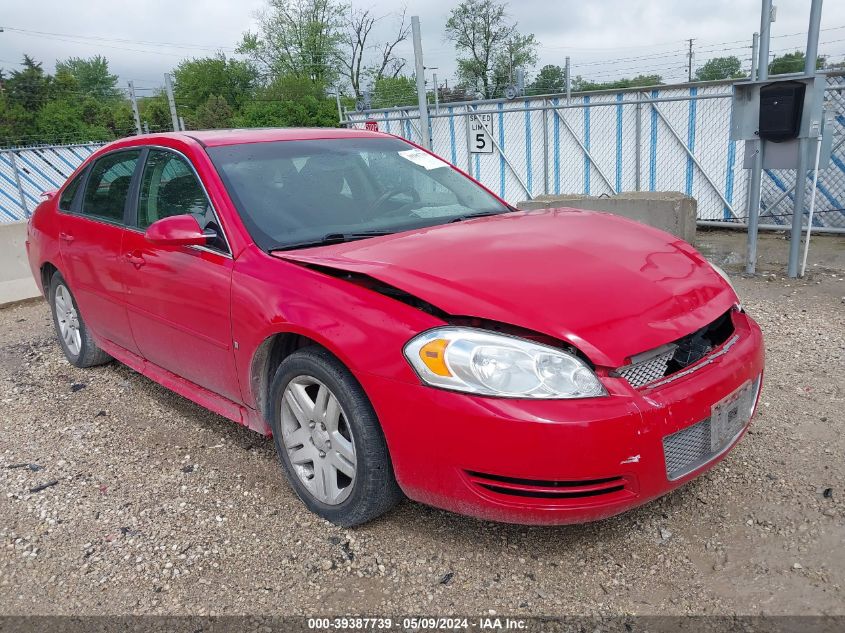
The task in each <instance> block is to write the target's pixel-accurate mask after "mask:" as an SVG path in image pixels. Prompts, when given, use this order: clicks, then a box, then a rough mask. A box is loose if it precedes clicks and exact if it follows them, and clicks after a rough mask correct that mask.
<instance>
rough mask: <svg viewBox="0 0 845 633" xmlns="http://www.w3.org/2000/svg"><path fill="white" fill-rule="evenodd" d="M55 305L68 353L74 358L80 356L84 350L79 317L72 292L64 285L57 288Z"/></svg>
mask: <svg viewBox="0 0 845 633" xmlns="http://www.w3.org/2000/svg"><path fill="white" fill-rule="evenodd" d="M53 303H54V305H55V308H56V321H57V322H58V324H59V334H60V335H61V337H62V340H63V341H64V342H65V345H66V346H67V348H68V351H70V353H71V354H73V355H74V356H78V355H79V352H80V351H81V350H82V333H81V332H80V331H79V315H78V314H77V312H76V307H75V306H74V305H73V299H72V298H71V296H70V291H69V290H68V289H67V288H66V287H65V286H63V285H58V286H56V296H55V298H54V299H53Z"/></svg>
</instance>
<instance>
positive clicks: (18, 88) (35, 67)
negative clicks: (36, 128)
mask: <svg viewBox="0 0 845 633" xmlns="http://www.w3.org/2000/svg"><path fill="white" fill-rule="evenodd" d="M21 65H22V66H23V68H22V69H21V70H13V71H12V74H11V75H10V76H9V79H7V80H6V82H5V86H4V88H5V91H6V93H7V94H8V99H9V102H10V103H12V104H14V105H19V106H21V107H22V108H24V109H26V110H28V111H30V112H33V113H34V112H37V111H38V109H39V108H40V107H41V106H42V105H44V103H45V102H46V101H47V99H48V97H49V92H50V84H51V77H50V76H49V75H47V74H46V73H45V72H44V69H43V68H42V67H41V62H36V61H35V60H34V59H32V57H30V56H29V55H24V56H23V63H22V64H21Z"/></svg>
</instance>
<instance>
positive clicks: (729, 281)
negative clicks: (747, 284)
mask: <svg viewBox="0 0 845 633" xmlns="http://www.w3.org/2000/svg"><path fill="white" fill-rule="evenodd" d="M710 265H711V266H712V267H713V270H715V271H716V272H717V273H719V276H720V277H721V278H722V279H724V280H725V283H727V284H728V285H729V286H730V287H731V290H733V291H734V294H735V295H736V298H737V301H738V303H737V305H738V306H739V307H740V308H741V307H742V305H741V304H740V303H739V301H740V299H739V293H738V292H737V291H736V287H735V286H734V284H733V282H732V281H731V278H730V277H728V273H726V272H725V271H724V270H722V269H721V268H720V267H719V266H717V265H716V264H710Z"/></svg>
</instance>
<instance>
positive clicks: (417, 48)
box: [411, 15, 431, 151]
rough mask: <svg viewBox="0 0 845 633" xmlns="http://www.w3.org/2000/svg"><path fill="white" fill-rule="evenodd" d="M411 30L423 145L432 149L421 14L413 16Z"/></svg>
mask: <svg viewBox="0 0 845 633" xmlns="http://www.w3.org/2000/svg"><path fill="white" fill-rule="evenodd" d="M411 30H412V31H413V37H414V61H415V63H416V74H417V100H418V101H419V106H420V135H421V136H422V146H423V147H424V148H426V149H427V150H429V151H430V150H431V133H430V131H429V130H430V128H429V122H428V100H427V99H426V94H425V66H424V65H423V53H422V39H421V37H420V16H418V15H414V16H411Z"/></svg>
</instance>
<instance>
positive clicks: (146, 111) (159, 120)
mask: <svg viewBox="0 0 845 633" xmlns="http://www.w3.org/2000/svg"><path fill="white" fill-rule="evenodd" d="M138 113H139V114H140V116H141V123H142V124H143V123H146V124H147V125H148V126H149V128H150V132H167V131H168V130H172V129H173V122H172V120H171V118H170V106H169V105H168V104H167V97H165V96H164V94H163V93H159V94H157V95H155V96H153V97H142V98H140V99H138Z"/></svg>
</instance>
